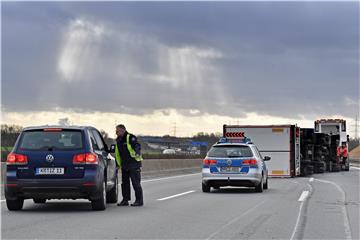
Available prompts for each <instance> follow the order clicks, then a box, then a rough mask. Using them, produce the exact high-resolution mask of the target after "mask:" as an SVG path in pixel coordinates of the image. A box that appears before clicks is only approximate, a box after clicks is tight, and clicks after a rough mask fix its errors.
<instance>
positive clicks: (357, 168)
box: [350, 166, 360, 170]
mask: <svg viewBox="0 0 360 240" xmlns="http://www.w3.org/2000/svg"><path fill="white" fill-rule="evenodd" d="M350 168H351V169H356V170H360V168H359V167H353V166H351V167H350Z"/></svg>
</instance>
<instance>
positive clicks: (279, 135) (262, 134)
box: [223, 124, 301, 177]
mask: <svg viewBox="0 0 360 240" xmlns="http://www.w3.org/2000/svg"><path fill="white" fill-rule="evenodd" d="M239 133H243V134H245V136H247V137H249V138H251V140H252V141H254V143H255V144H256V146H257V147H258V149H259V152H260V153H261V154H263V155H267V156H269V157H271V159H272V160H271V162H269V163H268V164H267V167H268V170H269V176H270V177H295V176H299V175H300V174H301V172H300V160H301V159H300V128H299V127H298V126H297V125H226V124H225V125H223V136H224V137H227V138H229V137H230V138H231V137H234V136H235V137H236V136H237V135H238V134H239Z"/></svg>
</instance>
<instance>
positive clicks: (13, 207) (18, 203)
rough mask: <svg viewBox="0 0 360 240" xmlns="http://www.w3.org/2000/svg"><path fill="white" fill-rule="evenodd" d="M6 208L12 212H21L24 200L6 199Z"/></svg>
mask: <svg viewBox="0 0 360 240" xmlns="http://www.w3.org/2000/svg"><path fill="white" fill-rule="evenodd" d="M6 206H7V208H8V209H9V210H10V211H18V210H21V209H22V208H23V206H24V199H21V198H18V199H16V200H8V199H6Z"/></svg>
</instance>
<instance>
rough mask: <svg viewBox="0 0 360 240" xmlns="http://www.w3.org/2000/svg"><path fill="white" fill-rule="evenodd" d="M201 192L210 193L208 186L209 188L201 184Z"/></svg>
mask: <svg viewBox="0 0 360 240" xmlns="http://www.w3.org/2000/svg"><path fill="white" fill-rule="evenodd" d="M202 191H203V192H210V186H209V184H206V183H202Z"/></svg>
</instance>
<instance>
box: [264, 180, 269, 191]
mask: <svg viewBox="0 0 360 240" xmlns="http://www.w3.org/2000/svg"><path fill="white" fill-rule="evenodd" d="M268 188H269V187H268V178H266V183H264V189H268Z"/></svg>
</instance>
